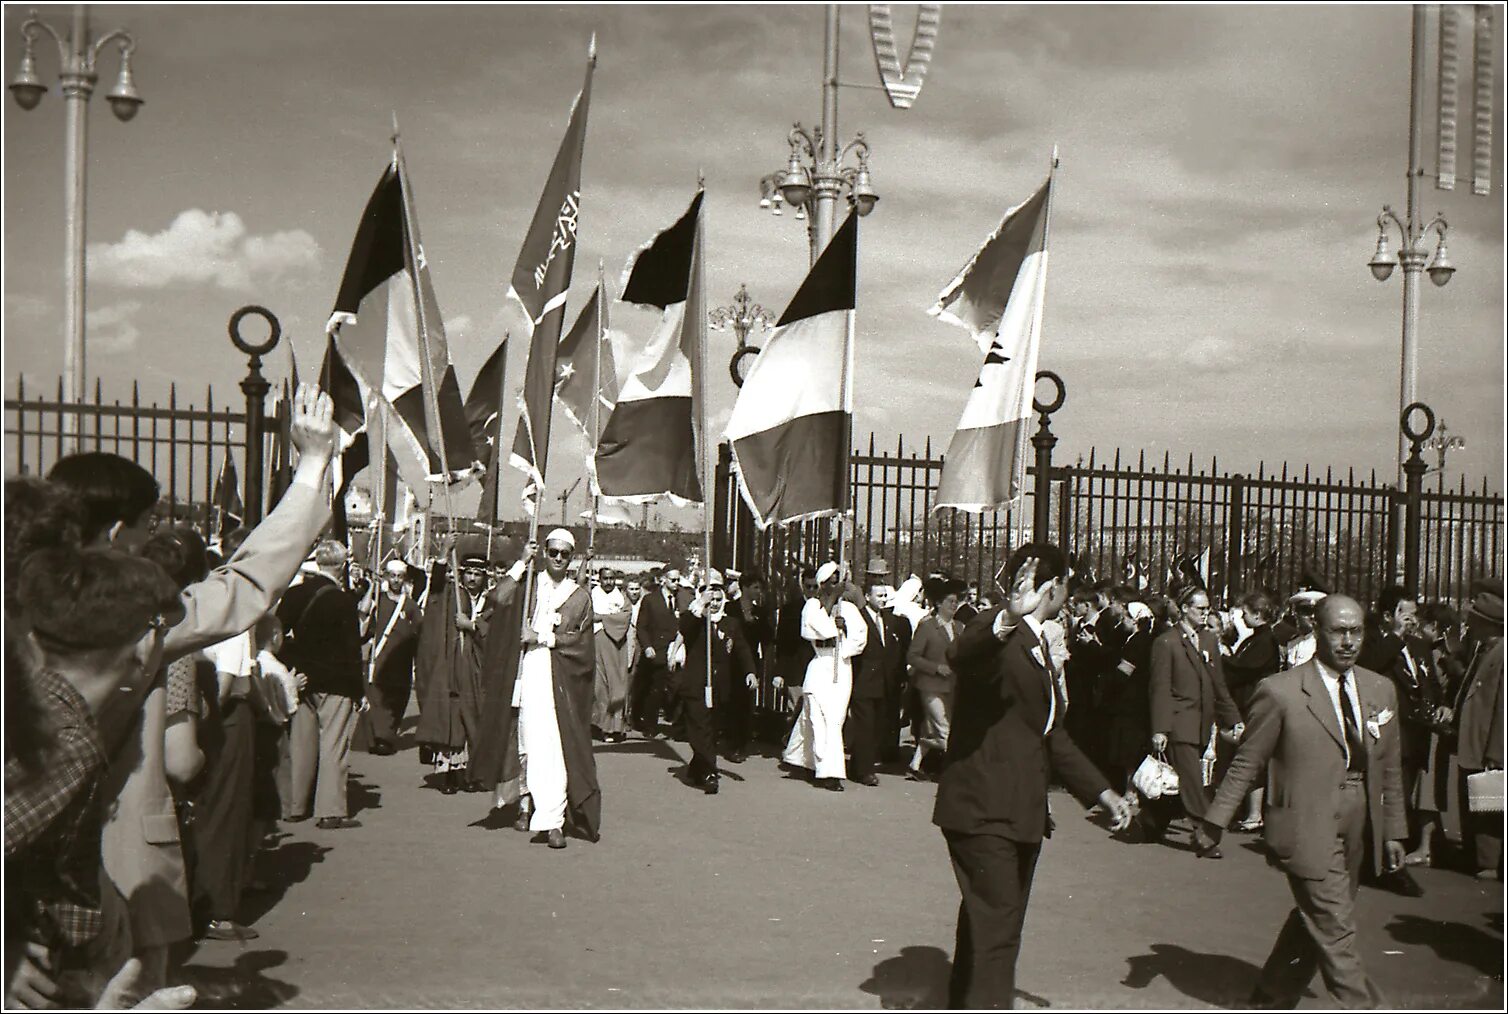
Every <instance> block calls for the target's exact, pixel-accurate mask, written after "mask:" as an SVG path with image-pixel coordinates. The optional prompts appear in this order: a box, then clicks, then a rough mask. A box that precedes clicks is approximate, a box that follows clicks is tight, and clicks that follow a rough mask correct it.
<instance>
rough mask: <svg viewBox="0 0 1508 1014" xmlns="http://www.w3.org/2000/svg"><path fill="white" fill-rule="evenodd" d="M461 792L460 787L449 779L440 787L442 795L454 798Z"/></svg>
mask: <svg viewBox="0 0 1508 1014" xmlns="http://www.w3.org/2000/svg"><path fill="white" fill-rule="evenodd" d="M460 791H461V787H460V786H459V785H457V784H456V783H455V782H452V781H450V780H449V779H446V780H445V781H444V782H443V783H441V785H440V794H441V795H445V796H453V795H455V794H456V793H457V792H460Z"/></svg>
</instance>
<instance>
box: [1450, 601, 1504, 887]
mask: <svg viewBox="0 0 1508 1014" xmlns="http://www.w3.org/2000/svg"><path fill="white" fill-rule="evenodd" d="M1472 591H1473V595H1472V600H1471V608H1470V610H1468V611H1467V613H1466V625H1467V627H1468V629H1469V630H1470V631H1471V638H1472V640H1473V641H1474V642H1475V647H1474V649H1473V655H1472V660H1471V665H1470V667H1469V668H1468V669H1467V671H1466V680H1465V682H1463V683H1462V684H1461V696H1460V699H1459V701H1458V703H1457V705H1456V717H1457V720H1458V722H1459V725H1458V726H1457V728H1458V730H1459V732H1458V736H1457V740H1456V761H1457V763H1458V764H1460V766H1461V776H1460V782H1459V791H1458V798H1459V801H1460V807H1461V838H1462V844H1463V845H1464V846H1465V847H1466V851H1467V854H1468V856H1469V857H1470V859H1471V861H1472V863H1473V867H1472V868H1473V870H1474V872H1475V873H1476V875H1477V878H1478V879H1479V880H1501V879H1502V876H1503V869H1502V867H1503V822H1502V814H1500V813H1472V812H1471V810H1470V808H1469V807H1468V805H1467V794H1466V781H1467V779H1468V778H1469V777H1470V776H1471V775H1473V774H1476V773H1477V772H1479V771H1501V770H1502V769H1503V579H1502V578H1490V579H1485V580H1482V581H1478V582H1477V583H1476V585H1475V586H1474V587H1473V589H1472Z"/></svg>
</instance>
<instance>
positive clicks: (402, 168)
mask: <svg viewBox="0 0 1508 1014" xmlns="http://www.w3.org/2000/svg"><path fill="white" fill-rule="evenodd" d="M393 158H394V159H395V160H396V161H397V163H398V186H399V188H400V190H399V193H400V194H401V195H402V198H403V242H404V246H405V247H406V253H407V260H408V262H409V264H411V265H413V292H414V313H415V319H416V320H417V321H418V323H419V376H420V390H421V392H422V394H423V396H424V410H425V415H426V416H427V417H428V422H429V431H430V432H429V439H430V444H431V446H434V447H438V448H439V449H440V471H441V473H442V474H443V475H444V479H443V480H442V481H443V482H444V484H445V491H444V492H445V514H446V517H448V518H449V519H450V534H451V535H452V536H454V535H455V516H456V512H455V502H454V500H453V498H452V496H451V492H450V462H449V460H447V457H446V449H445V430H444V427H443V424H442V423H441V421H440V403H439V401H438V400H437V398H436V388H435V382H436V378H435V375H434V370H433V368H432V363H431V360H430V357H429V322H428V320H427V319H426V316H425V311H424V294H423V291H422V290H423V286H422V285H421V284H420V278H419V272H420V270H421V268H420V264H419V250H418V247H417V245H416V244H415V242H414V235H415V231H416V230H415V223H414V198H413V194H412V193H410V191H409V181H408V163H407V162H405V161H404V158H403V145H402V144H401V143H400V142H399V133H398V114H397V112H394V113H393ZM460 570H461V568H460V565H459V563H458V560H457V554H456V543H455V539H454V538H452V540H451V545H450V586H451V588H452V590H454V592H455V600H456V615H457V616H459V615H460V614H461V574H460Z"/></svg>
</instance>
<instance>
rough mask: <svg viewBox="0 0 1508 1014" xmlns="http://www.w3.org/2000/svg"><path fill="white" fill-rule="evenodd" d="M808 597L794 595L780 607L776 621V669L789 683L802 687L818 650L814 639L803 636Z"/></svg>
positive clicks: (789, 684)
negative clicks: (809, 665)
mask: <svg viewBox="0 0 1508 1014" xmlns="http://www.w3.org/2000/svg"><path fill="white" fill-rule="evenodd" d="M805 606H806V599H804V598H802V597H801V596H800V595H799V594H796V595H792V596H791V597H790V598H789V599H787V600H786V603H785V605H783V606H781V607H780V615H779V616H778V617H776V620H775V672H776V674H777V675H779V676H780V677H781V678H783V679H784V680H785V682H786V685H787V686H793V687H799V686H800V685H801V684H802V681H804V680H805V679H806V667H807V665H808V664H809V663H810V662H811V660H812V658H813V657H814V656H815V655H816V652H815V651H813V650H812V642H810V641H808V640H807V639H806V638H804V637H802V636H801V610H802V609H803V608H805Z"/></svg>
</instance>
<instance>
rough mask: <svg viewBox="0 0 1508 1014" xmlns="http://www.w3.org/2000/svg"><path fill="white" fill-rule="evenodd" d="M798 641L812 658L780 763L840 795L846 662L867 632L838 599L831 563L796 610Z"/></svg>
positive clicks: (849, 679) (849, 673) (849, 670)
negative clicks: (804, 771)
mask: <svg viewBox="0 0 1508 1014" xmlns="http://www.w3.org/2000/svg"><path fill="white" fill-rule="evenodd" d="M801 636H802V637H804V638H805V639H806V640H808V641H810V642H811V644H812V649H813V652H814V655H813V657H812V660H811V662H810V663H808V665H807V667H806V679H805V680H804V682H803V683H802V686H801V714H800V715H799V716H798V717H797V719H796V725H795V727H794V728H792V729H791V738H790V741H789V742H788V743H787V744H786V748H785V762H786V763H787V764H791V765H794V766H796V767H801V768H807V769H809V770H811V771H812V772H813V773H814V775H815V777H816V780H817V784H818V785H820V786H822V787H823V788H825V789H829V790H831V791H833V792H842V791H843V779H844V778H845V777H846V776H847V773H848V772H847V766H846V764H845V763H844V759H843V721H844V719H845V718H846V717H847V714H848V697H849V694H850V692H851V691H852V690H853V667H852V660H853V658H854V657H855V656H857V655H859V654H860V653H862V652H863V650H864V645H865V644H866V643H867V642H868V638H869V633H868V628H867V627H866V626H865V624H864V615H863V614H862V613H860V612H859V609H858V607H857V606H855V605H854V604H853V603H852V602H850V601H848V600H847V599H846V598H844V597H843V583H842V581H841V579H840V577H839V574H838V565H837V564H836V563H831V562H829V563H824V564H823V565H822V566H821V567H819V568H817V595H816V597H815V598H810V599H807V601H806V605H805V606H803V607H802V610H801Z"/></svg>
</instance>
